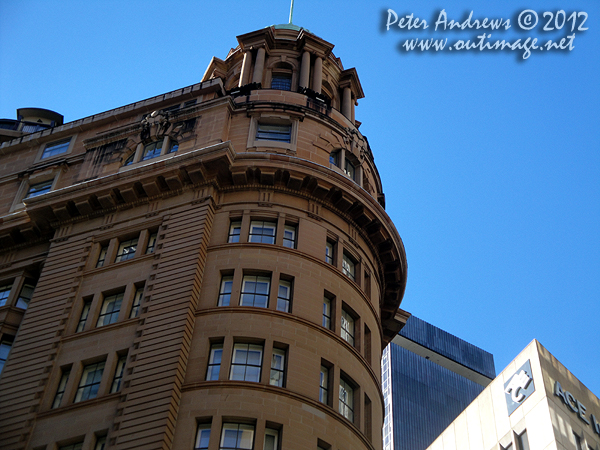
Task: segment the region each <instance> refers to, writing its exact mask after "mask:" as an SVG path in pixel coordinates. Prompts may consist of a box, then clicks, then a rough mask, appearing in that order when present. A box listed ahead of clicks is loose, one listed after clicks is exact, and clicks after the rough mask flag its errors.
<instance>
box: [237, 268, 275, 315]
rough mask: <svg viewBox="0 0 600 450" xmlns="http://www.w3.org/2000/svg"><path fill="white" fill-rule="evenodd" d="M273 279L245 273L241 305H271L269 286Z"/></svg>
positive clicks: (265, 306) (261, 306) (262, 306)
mask: <svg viewBox="0 0 600 450" xmlns="http://www.w3.org/2000/svg"><path fill="white" fill-rule="evenodd" d="M270 285H271V279H270V278H269V277H260V276H254V275H244V279H243V281H242V293H241V297H240V306H256V307H258V308H268V307H269V287H270Z"/></svg>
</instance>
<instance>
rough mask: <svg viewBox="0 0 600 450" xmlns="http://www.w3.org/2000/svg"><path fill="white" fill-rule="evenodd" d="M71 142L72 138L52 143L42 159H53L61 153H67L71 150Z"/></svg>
mask: <svg viewBox="0 0 600 450" xmlns="http://www.w3.org/2000/svg"><path fill="white" fill-rule="evenodd" d="M70 142H71V138H69V139H64V140H62V141H56V142H51V143H50V144H48V145H46V148H45V149H44V152H43V153H42V158H41V159H46V158H51V157H53V156H56V155H60V154H61V153H66V151H67V150H68V149H69V143H70Z"/></svg>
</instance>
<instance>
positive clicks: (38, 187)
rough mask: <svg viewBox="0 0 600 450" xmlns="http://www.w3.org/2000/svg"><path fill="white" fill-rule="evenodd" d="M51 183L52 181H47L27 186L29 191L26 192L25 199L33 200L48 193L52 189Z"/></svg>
mask: <svg viewBox="0 0 600 450" xmlns="http://www.w3.org/2000/svg"><path fill="white" fill-rule="evenodd" d="M53 182H54V180H47V181H42V182H41V183H37V184H32V185H31V186H29V190H28V191H27V195H26V196H25V198H33V197H37V196H38V195H42V194H46V193H48V192H50V190H51V189H52V183H53Z"/></svg>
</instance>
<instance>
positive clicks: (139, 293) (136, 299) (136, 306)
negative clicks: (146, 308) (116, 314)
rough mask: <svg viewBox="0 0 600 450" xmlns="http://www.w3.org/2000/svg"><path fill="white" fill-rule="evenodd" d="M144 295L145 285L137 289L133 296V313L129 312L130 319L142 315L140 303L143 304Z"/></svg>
mask: <svg viewBox="0 0 600 450" xmlns="http://www.w3.org/2000/svg"><path fill="white" fill-rule="evenodd" d="M143 296H144V287H143V286H142V287H139V288H137V289H136V290H135V295H134V296H133V305H131V313H130V314H129V318H130V319H133V318H134V317H137V316H139V315H140V305H141V304H142V297H143Z"/></svg>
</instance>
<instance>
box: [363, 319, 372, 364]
mask: <svg viewBox="0 0 600 450" xmlns="http://www.w3.org/2000/svg"><path fill="white" fill-rule="evenodd" d="M363 341H364V342H363V343H364V347H365V348H364V350H365V351H364V355H365V359H366V360H367V363H369V365H371V330H370V328H369V327H368V326H367V325H366V324H365V334H364V339H363Z"/></svg>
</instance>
